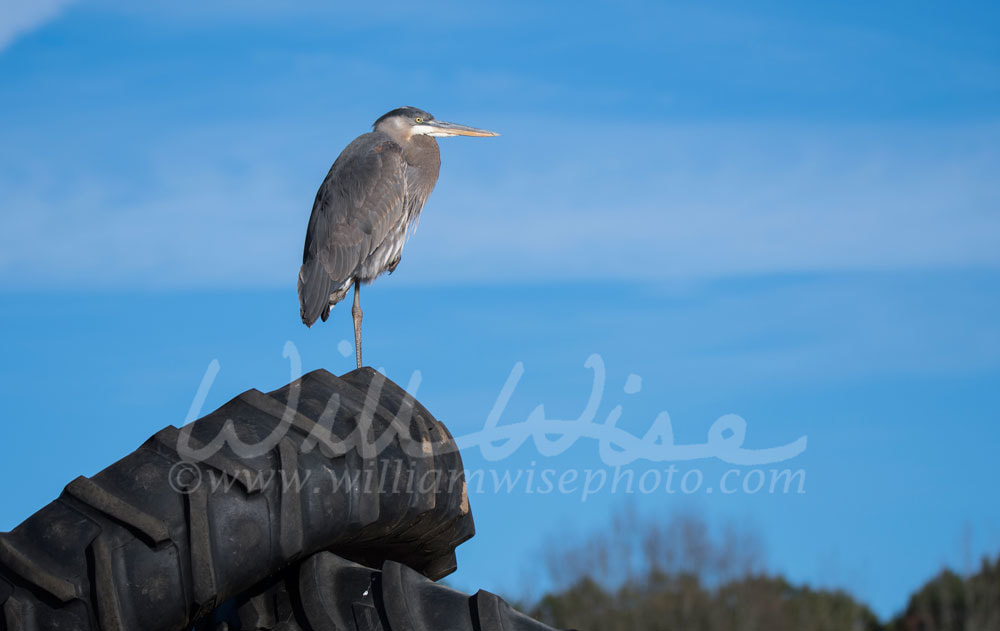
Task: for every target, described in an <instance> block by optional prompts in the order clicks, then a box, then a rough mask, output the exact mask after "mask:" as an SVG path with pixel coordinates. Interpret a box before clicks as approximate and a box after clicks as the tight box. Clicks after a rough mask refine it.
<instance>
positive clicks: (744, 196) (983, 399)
mask: <svg viewBox="0 0 1000 631" xmlns="http://www.w3.org/2000/svg"><path fill="white" fill-rule="evenodd" d="M998 17H1000V12H998V10H997V9H996V8H995V7H994V6H991V5H990V4H988V3H962V4H958V5H951V6H949V7H947V8H946V7H943V6H940V5H933V4H930V3H901V2H898V3H897V2H887V3H877V5H875V6H873V5H872V4H870V3H837V4H835V5H830V6H808V5H805V4H802V3H790V2H766V3H759V4H757V5H756V6H755V7H754V8H753V9H750V8H748V7H746V6H745V5H740V4H737V3H718V4H715V5H713V6H712V7H706V6H703V5H699V4H695V3H646V2H622V3H615V4H600V3H589V2H573V3H527V2H510V3H504V4H503V5H495V4H494V5H475V4H469V3H457V2H455V3H440V4H437V5H421V4H413V3H393V2H389V3H379V4H378V5H374V4H371V5H365V6H361V7H343V6H337V5H335V4H333V3H319V2H301V3H296V4H295V7H294V8H289V7H287V6H286V7H279V6H278V5H277V4H269V3H263V2H227V1H224V2H216V3H213V4H212V6H211V7H210V8H194V7H193V6H185V5H182V4H181V3H167V2H145V3H138V4H137V3H123V2H113V1H96V2H63V1H60V0H51V1H48V2H23V1H20V0H18V1H15V2H10V3H7V5H5V7H4V9H3V12H2V13H0V203H2V208H3V210H2V213H0V289H2V294H0V326H2V328H3V331H4V333H3V337H2V338H0V339H3V343H4V349H5V352H4V353H3V359H0V393H2V395H3V398H4V400H5V406H6V414H5V416H4V421H3V422H4V425H5V427H4V429H5V433H6V435H7V436H8V437H9V438H8V439H7V440H8V441H9V442H8V443H7V445H8V446H7V449H6V450H5V452H6V453H5V454H4V459H3V460H2V461H0V473H2V474H3V475H4V476H6V477H7V479H11V478H16V479H17V480H19V481H20V483H19V484H18V485H17V486H16V488H14V489H13V490H12V491H9V492H8V494H7V496H6V497H5V502H4V505H3V508H2V509H0V529H8V528H11V527H13V526H14V525H15V524H16V523H18V522H19V521H20V520H21V519H23V518H24V517H25V516H27V515H28V514H30V512H32V511H33V510H36V509H37V508H38V507H40V506H41V505H42V504H44V503H46V502H47V501H49V500H50V499H51V498H52V497H54V496H55V495H56V494H58V492H59V490H60V489H61V487H62V486H63V485H64V484H65V483H66V482H68V481H69V480H71V479H72V478H73V477H75V476H76V475H80V474H85V475H89V474H93V473H95V472H96V471H97V470H99V469H100V468H102V467H103V466H105V465H107V464H108V463H110V462H112V461H113V460H114V459H117V458H119V457H121V456H122V455H124V454H125V453H127V452H128V451H130V450H131V449H133V448H134V447H135V446H137V445H138V444H139V443H140V442H141V441H142V440H143V439H145V438H146V437H147V436H149V435H150V434H152V433H153V432H155V431H156V430H157V429H159V428H160V427H161V426H163V425H165V424H167V423H173V424H175V425H179V424H180V423H182V422H183V420H184V417H185V415H186V414H187V411H188V407H189V406H190V404H191V400H192V398H193V397H194V393H195V391H196V389H197V387H198V384H199V382H200V380H201V378H202V375H203V373H204V371H205V369H206V367H207V366H208V364H209V362H211V361H212V360H213V359H217V360H218V361H219V362H220V365H221V367H222V370H221V372H220V374H219V377H218V379H217V380H216V382H215V384H214V385H213V388H212V390H211V392H210V395H209V399H208V402H207V404H206V408H209V406H215V405H218V404H221V403H223V402H225V401H226V400H228V399H229V398H231V397H232V396H235V395H236V394H238V393H239V392H241V391H243V390H246V389H248V388H251V387H257V388H260V389H269V388H273V387H278V386H280V385H282V384H283V383H285V382H286V381H287V380H288V377H289V368H288V363H287V361H286V360H284V359H283V358H282V356H281V350H282V348H283V345H284V343H285V341H286V340H291V341H293V342H294V343H295V344H296V347H297V348H298V349H299V351H300V352H301V355H302V358H303V362H304V364H305V367H306V368H307V369H311V368H317V367H325V368H328V369H329V370H331V371H333V372H335V373H342V372H345V371H347V370H349V369H350V368H351V367H352V361H353V360H352V359H351V358H350V357H344V356H343V355H342V354H341V353H339V352H338V350H337V345H338V342H339V341H341V340H343V339H349V338H350V337H351V328H350V326H351V325H350V317H349V315H348V310H346V309H342V308H338V309H335V310H334V312H333V316H332V318H331V321H330V322H327V323H326V324H325V325H322V326H319V327H315V328H313V329H311V330H306V329H305V328H304V327H303V326H302V325H301V324H300V323H299V322H298V313H297V302H296V298H295V289H294V278H295V274H296V272H297V267H298V262H299V261H298V260H299V257H300V253H301V243H302V238H303V232H304V229H305V225H306V220H307V218H308V214H309V210H310V208H311V203H312V198H313V196H314V194H315V190H316V187H317V186H318V184H319V183H320V181H321V180H322V178H323V176H324V175H325V173H326V171H327V169H328V168H329V165H330V163H331V162H332V161H333V159H334V158H335V157H336V155H337V153H338V152H339V151H340V149H341V148H342V147H343V146H344V145H345V144H346V143H347V142H349V141H350V140H351V139H352V138H353V137H354V136H356V135H357V134H359V133H362V132H363V131H365V130H367V128H368V127H369V126H370V124H371V122H372V121H373V120H374V119H375V118H376V117H377V116H378V115H380V114H381V113H383V112H384V111H386V110H389V109H391V108H393V107H396V106H399V105H403V104H412V105H416V106H419V107H422V108H424V109H427V110H429V111H431V112H433V113H434V114H435V115H437V116H438V117H440V118H442V119H446V120H454V121H457V122H462V123H467V124H471V125H476V126H481V127H488V128H490V129H495V130H497V131H499V132H500V133H501V134H502V135H501V137H499V138H495V139H489V140H474V139H450V140H443V141H442V142H441V144H442V158H443V168H442V173H441V178H440V180H439V182H438V188H437V190H436V191H435V193H434V194H433V196H432V197H431V200H430V202H429V203H428V206H427V208H426V209H425V212H424V214H423V216H422V218H421V223H420V227H419V230H418V231H417V233H416V235H415V236H414V238H413V239H412V240H411V242H410V243H409V244H408V245H407V249H406V251H405V255H404V258H403V262H402V264H401V265H400V267H399V269H398V270H397V272H396V273H395V274H394V275H393V276H392V277H391V278H384V279H381V280H379V281H378V282H377V283H376V284H375V285H373V286H372V287H371V288H370V289H368V291H367V292H365V303H364V306H365V318H366V319H365V341H366V358H367V359H368V360H369V361H370V362H371V363H372V364H373V365H375V366H380V367H383V368H384V369H385V371H386V372H387V373H388V375H389V376H390V377H391V378H393V379H395V380H397V381H399V382H401V383H406V382H407V380H408V379H409V378H410V375H411V374H412V373H413V371H414V370H419V371H420V374H421V378H422V381H421V385H420V389H419V392H418V394H419V396H420V398H421V400H422V401H423V402H424V403H425V405H427V407H428V408H429V409H430V410H431V411H432V412H433V413H435V414H436V415H437V416H438V417H439V418H440V419H442V420H444V421H445V422H446V423H447V424H448V425H449V427H451V428H452V430H453V431H454V433H456V434H463V433H469V432H474V431H476V430H477V429H479V428H481V427H482V425H483V422H484V421H485V419H486V416H487V414H488V413H489V411H490V408H491V407H492V405H493V402H494V400H495V399H496V397H497V394H498V392H499V391H500V389H501V387H502V386H503V383H504V381H505V380H506V379H507V377H508V375H509V373H510V371H511V369H512V368H513V367H514V366H515V365H516V364H517V363H518V362H520V363H521V364H522V365H523V367H524V371H525V372H524V376H523V377H522V379H521V383H520V384H519V386H518V389H517V391H516V392H515V395H514V396H513V397H512V399H511V403H510V406H509V407H508V409H507V411H506V412H505V416H504V420H505V422H516V421H517V420H519V419H520V420H523V419H524V418H525V417H526V415H527V414H528V413H529V412H530V411H531V410H532V409H533V408H534V407H535V406H536V405H537V404H539V403H542V404H544V405H545V409H546V412H547V414H549V415H550V416H552V417H557V416H558V417H562V418H572V417H575V416H576V415H577V414H579V411H580V409H581V408H582V406H583V404H584V402H585V401H586V397H587V394H588V392H589V384H590V372H589V371H588V370H587V369H585V368H584V366H583V362H584V360H586V358H587V357H588V356H590V355H591V354H592V353H599V354H600V356H601V357H602V358H603V362H604V364H605V366H606V369H607V379H608V389H607V392H606V395H605V397H604V400H603V401H602V403H601V409H600V412H599V413H598V418H600V419H603V418H604V417H605V416H606V415H607V413H608V412H609V411H610V410H611V409H612V408H613V407H614V406H615V405H617V404H619V403H620V404H622V407H623V416H622V421H621V422H620V425H622V426H623V427H628V428H629V429H630V430H631V431H633V432H635V433H639V434H641V433H642V432H643V431H644V430H645V429H646V427H648V425H649V423H651V422H652V419H653V418H654V417H655V416H656V415H657V414H658V413H660V412H661V411H664V410H666V411H668V412H669V413H670V415H671V419H672V421H673V427H674V432H675V434H676V436H677V441H678V442H679V443H680V442H689V443H693V442H702V441H704V437H705V435H706V432H707V430H708V427H709V426H710V425H711V424H712V422H713V421H714V420H715V419H717V418H718V417H720V416H721V415H723V414H727V413H735V414H739V415H740V416H742V417H743V418H745V419H746V420H747V424H748V434H747V443H746V444H747V446H748V447H758V448H759V447H769V446H775V445H779V444H784V443H787V442H791V441H793V440H795V439H796V438H798V437H800V436H803V435H806V436H808V441H809V442H808V449H807V450H806V452H805V453H803V454H802V455H801V456H798V457H797V458H796V459H794V460H793V461H790V462H789V463H788V464H789V466H792V465H794V466H795V467H801V468H803V469H805V470H806V472H807V480H808V481H807V486H806V489H807V492H806V493H805V494H803V495H789V496H782V495H776V496H774V495H749V494H745V493H737V494H734V495H731V496H724V497H723V496H720V495H719V494H718V493H716V494H715V495H710V494H705V493H696V494H693V495H692V496H690V497H674V496H666V495H662V494H652V495H649V496H641V497H634V498H632V500H631V501H634V502H636V503H638V504H639V506H640V508H642V509H643V510H645V511H648V512H650V513H652V514H658V515H666V514H668V513H669V512H670V511H673V510H678V509H681V508H684V507H689V506H694V507H695V508H696V510H699V511H702V512H704V513H705V514H706V515H708V516H709V518H710V519H712V520H713V521H715V522H719V523H722V522H725V521H729V520H734V521H738V522H740V523H749V524H752V525H753V526H754V527H755V528H757V529H758V530H759V531H760V533H761V535H762V538H763V540H764V542H765V544H766V546H767V559H768V567H769V568H771V569H772V570H774V571H777V572H782V573H786V574H788V575H789V576H790V577H791V578H792V579H794V580H796V581H802V582H808V583H811V584H815V585H825V586H841V587H844V588H847V589H849V590H850V591H852V592H853V593H855V594H856V595H857V596H858V597H860V598H862V599H863V600H865V601H866V602H869V603H871V604H872V605H873V606H874V607H875V609H876V610H877V611H878V612H879V613H880V614H882V615H889V614H891V613H893V612H895V611H897V610H898V609H900V608H901V607H902V606H903V605H904V604H905V598H906V595H907V594H908V593H909V591H911V590H912V589H913V588H915V587H916V586H918V585H919V584H920V583H921V582H923V581H924V580H926V579H927V578H929V577H930V576H931V575H932V574H933V573H934V572H936V571H937V570H938V569H940V568H941V567H942V566H943V565H945V564H948V565H951V566H953V567H955V568H957V569H960V570H961V569H965V568H967V567H968V566H969V563H970V559H975V558H976V557H978V555H980V554H984V553H989V554H996V553H997V552H998V551H1000V508H997V506H998V505H1000V503H998V502H997V501H996V499H997V498H996V492H995V491H994V490H993V489H992V480H993V479H995V477H996V471H995V462H996V454H995V451H996V448H997V447H998V446H1000V425H998V421H1000V419H998V413H997V410H998V409H1000V387H998V386H1000V317H998V316H1000V248H998V247H997V244H998V242H1000V185H998V184H997V181H996V180H997V178H996V173H997V172H998V170H1000V149H998V147H1000V142H998V141H1000V41H998V40H997V38H996V36H995V34H996V32H997V29H998V26H1000V24H998V22H1000V19H998ZM631 374H635V375H640V376H641V377H642V389H641V391H640V392H638V393H635V394H626V393H625V392H624V391H623V389H622V385H623V384H624V383H625V382H626V379H627V378H628V376H629V375H631ZM206 411H207V409H206ZM42 442H44V446H43V445H42ZM29 445H30V446H32V447H31V448H27V446H29ZM36 445H37V446H36ZM40 454H51V458H49V457H48V456H46V457H45V458H43V457H42V456H40ZM465 458H466V464H467V465H468V466H469V467H470V468H474V467H487V466H492V465H491V463H488V462H485V461H484V460H483V458H482V456H481V455H480V454H479V453H478V452H477V451H476V450H475V449H472V450H469V451H467V452H466V454H465ZM533 462H534V463H535V465H532V464H531V463H533ZM503 465H504V466H506V467H509V468H518V467H521V468H525V467H531V466H534V467H537V468H542V467H552V468H555V469H557V470H560V471H562V470H565V469H570V468H578V469H583V468H588V467H599V466H601V461H600V459H599V458H598V455H597V447H596V444H586V443H585V441H580V443H578V444H577V445H576V446H574V448H573V449H571V450H570V451H568V452H566V453H565V454H562V455H560V456H554V457H544V456H541V455H540V454H538V453H537V451H536V450H533V448H532V447H531V446H530V445H526V446H525V447H523V448H522V450H521V451H519V452H517V453H516V454H515V455H514V456H513V457H512V458H511V459H509V460H508V461H505V462H504V463H503ZM643 466H646V465H643ZM685 466H687V467H692V466H697V467H700V468H701V469H702V470H703V471H704V472H705V475H706V477H707V478H711V477H712V476H713V475H715V474H716V473H717V472H718V471H719V470H720V466H722V465H721V464H720V463H718V462H709V461H706V462H698V463H686V464H685ZM722 470H724V468H723V469H722ZM627 501H629V498H623V497H621V496H620V494H619V495H614V494H611V493H610V492H604V493H601V494H598V495H597V496H594V497H592V498H589V499H588V501H587V502H585V503H584V502H581V501H580V498H579V496H572V495H565V496H564V495H552V496H539V495H537V494H531V495H528V494H524V493H511V494H504V493H484V494H478V495H474V496H473V497H472V505H473V510H474V512H475V515H476V519H477V526H478V531H479V534H478V535H477V537H476V538H475V539H473V540H472V541H470V542H468V543H467V544H465V545H463V546H462V547H461V548H460V553H459V564H460V570H459V572H458V573H457V574H456V575H455V576H454V578H453V579H452V580H453V582H454V583H455V584H456V585H458V586H459V587H463V588H465V589H474V588H478V587H483V588H486V589H491V590H494V591H501V592H506V593H513V594H517V595H520V594H518V592H519V590H523V589H524V588H525V586H528V587H534V586H535V583H533V581H535V580H537V579H536V577H534V576H533V568H534V567H536V566H535V565H533V564H534V563H536V562H537V558H538V552H539V550H540V547H541V546H543V545H544V542H545V541H546V540H548V538H549V536H550V535H551V533H552V532H555V531H557V530H558V529H559V528H561V527H563V526H565V525H567V524H568V525H569V526H570V527H571V528H573V529H576V530H580V531H586V530H587V529H589V528H598V527H600V526H601V525H603V524H604V523H605V521H606V518H607V515H608V514H609V513H611V512H613V511H616V510H620V509H621V506H622V505H623V503H624V502H627ZM519 511H520V512H524V513H526V514H527V515H529V516H530V518H523V517H514V516H515V515H516V514H517V513H518V512H519ZM542 587H543V585H542V583H541V582H539V583H538V584H537V588H539V589H541V588H542Z"/></svg>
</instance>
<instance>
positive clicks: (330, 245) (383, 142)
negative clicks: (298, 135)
mask: <svg viewBox="0 0 1000 631" xmlns="http://www.w3.org/2000/svg"><path fill="white" fill-rule="evenodd" d="M372 127H373V131H371V132H369V133H367V134H362V135H361V136H358V137H357V138H355V139H354V142H352V143H351V144H349V145H347V147H346V148H345V149H344V150H343V151H342V152H341V153H340V156H339V157H338V158H337V160H336V161H335V162H334V163H333V166H332V167H331V168H330V172H329V173H328V174H327V176H326V179H325V180H323V184H322V185H321V186H320V187H319V192H317V193H316V201H315V202H314V203H313V209H312V216H310V217H309V228H308V230H307V231H306V244H305V248H304V251H303V253H302V267H301V268H300V269H299V307H300V313H301V315H302V322H303V323H305V325H306V326H312V325H313V324H314V323H315V322H316V320H317V319H318V318H322V319H323V321H324V322H325V321H326V319H327V318H328V317H329V316H330V307H332V306H333V305H335V304H337V303H338V302H340V301H341V300H343V299H344V296H346V295H347V292H348V291H349V290H350V288H351V285H354V308H353V310H352V314H353V316H354V348H355V354H356V356H357V360H358V368H361V315H362V314H361V300H360V297H359V296H360V291H361V283H370V282H372V281H373V280H375V278H377V277H378V276H379V275H380V274H381V273H382V272H385V271H386V270H388V271H389V273H392V271H393V270H395V269H396V266H397V265H399V258H400V256H401V255H402V252H403V243H404V241H405V240H406V235H407V232H409V230H410V228H411V227H413V226H415V225H416V223H417V217H418V216H419V215H420V211H421V209H422V208H423V207H424V203H425V202H426V201H427V198H428V197H429V196H430V194H431V191H432V190H433V189H434V184H435V183H436V182H437V178H438V170H439V169H440V168H441V153H440V151H439V150H438V145H437V141H436V140H434V137H435V136H436V137H442V136H496V135H497V134H496V133H494V132H492V131H486V130H485V129H476V128H475V127H467V126H466V125H458V124H456V123H446V122H444V121H439V120H435V118H434V117H433V116H431V115H430V114H428V113H427V112H425V111H423V110H419V109H417V108H415V107H400V108H398V109H395V110H392V111H391V112H388V113H387V114H384V115H383V116H381V117H380V118H379V119H378V120H376V121H375V124H374V125H373V126H372Z"/></svg>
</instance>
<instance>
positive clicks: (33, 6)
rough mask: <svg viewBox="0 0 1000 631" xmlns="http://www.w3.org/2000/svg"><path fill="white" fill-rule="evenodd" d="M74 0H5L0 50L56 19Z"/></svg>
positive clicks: (0, 23)
mask: <svg viewBox="0 0 1000 631" xmlns="http://www.w3.org/2000/svg"><path fill="white" fill-rule="evenodd" d="M72 2H73V0H5V1H4V3H3V14H2V15H0V52H2V51H3V50H4V49H5V48H7V47H8V46H10V45H11V44H12V43H13V42H14V40H16V39H17V38H18V37H20V36H22V35H25V34H27V33H29V32H31V31H33V30H35V29H36V28H38V27H40V26H41V25H43V24H45V23H46V22H48V21H50V20H53V19H55V18H56V17H57V16H58V15H59V14H60V13H62V11H63V10H64V9H65V8H66V7H67V6H69V5H70V4H72Z"/></svg>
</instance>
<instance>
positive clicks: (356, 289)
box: [351, 280, 364, 368]
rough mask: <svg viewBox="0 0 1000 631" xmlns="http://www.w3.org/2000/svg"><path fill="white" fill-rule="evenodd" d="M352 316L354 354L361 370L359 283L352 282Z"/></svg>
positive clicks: (357, 281) (356, 281)
mask: <svg viewBox="0 0 1000 631" xmlns="http://www.w3.org/2000/svg"><path fill="white" fill-rule="evenodd" d="M351 314H352V315H353V316H354V353H355V355H356V356H357V359H358V368H361V316H362V315H364V314H363V313H362V312H361V281H359V280H355V281H354V308H353V309H351Z"/></svg>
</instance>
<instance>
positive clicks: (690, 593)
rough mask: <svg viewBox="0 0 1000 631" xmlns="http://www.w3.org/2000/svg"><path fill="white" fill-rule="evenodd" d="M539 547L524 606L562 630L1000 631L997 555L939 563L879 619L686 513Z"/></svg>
mask: <svg viewBox="0 0 1000 631" xmlns="http://www.w3.org/2000/svg"><path fill="white" fill-rule="evenodd" d="M546 550H547V552H546V565H547V569H548V572H549V574H550V578H551V581H552V584H553V585H554V586H555V588H554V589H553V590H552V591H551V592H550V593H548V594H547V595H546V596H544V597H543V598H542V599H541V600H540V601H537V602H536V603H535V604H534V605H533V606H528V607H525V608H524V609H525V610H526V611H527V612H528V613H530V614H531V615H532V616H534V617H536V618H538V619H539V620H541V621H543V622H546V623H547V624H550V625H552V626H555V627H558V628H562V629H579V630H580V631H653V630H656V631H661V630H662V631H785V630H787V631H1000V556H998V557H997V559H996V560H993V561H989V560H985V561H984V562H983V564H982V567H981V568H980V570H979V571H978V572H977V573H975V574H974V575H971V576H968V577H961V576H959V575H957V574H955V573H953V572H950V571H945V572H942V573H941V574H940V575H938V576H937V577H936V578H934V579H933V580H931V581H930V582H928V583H927V584H926V585H925V586H924V587H923V588H921V589H920V590H919V591H918V592H917V593H915V594H914V595H913V596H912V597H911V598H910V601H909V604H908V606H907V607H906V609H905V611H904V612H903V613H901V614H900V615H898V616H897V617H896V618H894V619H893V620H890V621H880V620H879V619H878V617H877V616H876V615H875V614H874V612H872V611H871V609H869V608H868V607H867V606H866V605H865V604H863V603H860V602H858V601H856V600H855V599H854V598H853V597H851V595H849V594H847V593H846V592H843V591H839V590H828V589H811V588H809V587H804V586H796V585H791V584H789V583H788V581H786V580H785V579H784V578H781V577H777V576H770V575H768V574H766V573H765V571H764V570H763V564H762V562H761V558H762V554H761V546H760V544H759V540H758V539H757V538H756V537H753V536H751V535H749V534H747V532H746V531H744V530H739V529H737V528H732V527H731V528H727V529H723V530H722V531H721V532H712V531H711V530H710V529H709V527H708V525H707V524H706V523H705V522H704V520H702V519H700V518H699V517H698V516H696V515H692V514H686V515H680V516H675V517H673V518H672V519H670V520H668V521H667V522H666V523H662V524H661V523H657V522H655V521H652V520H647V519H639V518H638V516H637V515H635V513H634V512H628V511H626V512H625V514H622V515H619V516H618V517H617V518H616V519H615V520H614V522H613V524H612V528H611V529H610V531H609V532H606V533H604V534H599V535H593V536H591V537H588V538H586V539H584V540H577V541H574V542H570V543H567V542H566V541H565V538H564V537H563V538H562V539H561V540H560V541H558V542H556V541H553V542H552V544H551V545H549V546H546Z"/></svg>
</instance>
